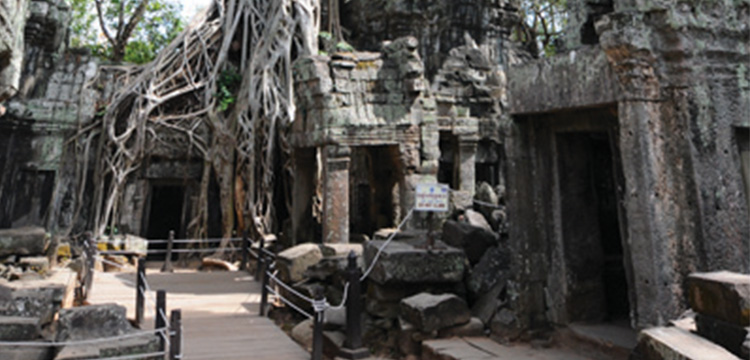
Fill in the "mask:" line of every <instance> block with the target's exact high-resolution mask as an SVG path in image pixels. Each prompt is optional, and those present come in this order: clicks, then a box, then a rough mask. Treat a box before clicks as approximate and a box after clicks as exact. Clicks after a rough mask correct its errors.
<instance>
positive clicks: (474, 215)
mask: <svg viewBox="0 0 750 360" xmlns="http://www.w3.org/2000/svg"><path fill="white" fill-rule="evenodd" d="M464 217H465V218H466V222H467V223H469V225H471V226H475V227H478V228H481V229H484V230H486V231H489V232H492V227H491V226H490V223H489V222H487V219H486V218H485V217H484V215H482V213H480V212H478V211H474V210H471V209H467V210H466V212H464Z"/></svg>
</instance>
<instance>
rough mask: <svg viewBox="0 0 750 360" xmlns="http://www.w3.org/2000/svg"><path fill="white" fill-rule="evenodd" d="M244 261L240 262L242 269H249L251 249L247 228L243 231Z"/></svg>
mask: <svg viewBox="0 0 750 360" xmlns="http://www.w3.org/2000/svg"><path fill="white" fill-rule="evenodd" d="M241 248H242V262H240V270H242V271H247V253H248V251H250V239H249V238H248V235H247V230H245V231H243V232H242V246H241Z"/></svg>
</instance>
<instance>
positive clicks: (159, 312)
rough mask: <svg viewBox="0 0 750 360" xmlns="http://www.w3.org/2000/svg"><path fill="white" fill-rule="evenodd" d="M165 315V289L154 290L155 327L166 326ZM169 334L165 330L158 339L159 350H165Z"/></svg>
mask: <svg viewBox="0 0 750 360" xmlns="http://www.w3.org/2000/svg"><path fill="white" fill-rule="evenodd" d="M166 315H167V292H166V291H165V290H157V291H156V316H155V317H156V322H155V324H154V326H155V327H154V328H155V329H157V330H158V329H161V328H164V327H166V326H167V319H165V318H164V317H165V316H166ZM167 336H169V332H166V333H165V334H164V336H162V337H161V338H160V339H159V344H160V345H159V349H161V351H167V343H166V341H165V340H166V337H167Z"/></svg>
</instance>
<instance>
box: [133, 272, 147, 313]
mask: <svg viewBox="0 0 750 360" xmlns="http://www.w3.org/2000/svg"><path fill="white" fill-rule="evenodd" d="M135 276H136V279H135V280H136V281H135V284H136V285H135V322H136V324H138V326H139V327H141V326H142V325H143V306H144V305H145V299H146V298H145V292H146V284H145V282H144V280H145V279H146V259H145V258H143V259H138V272H136V273H135Z"/></svg>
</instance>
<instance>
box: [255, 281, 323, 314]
mask: <svg viewBox="0 0 750 360" xmlns="http://www.w3.org/2000/svg"><path fill="white" fill-rule="evenodd" d="M266 290H268V291H269V292H270V293H272V294H273V295H274V296H276V297H277V298H279V300H281V301H282V302H283V303H284V304H287V305H288V306H289V307H291V308H292V309H294V310H297V311H298V312H299V313H300V314H302V315H305V316H307V317H308V318H310V319H312V318H313V316H312V315H310V314H309V313H308V312H307V311H305V310H302V309H300V308H299V307H298V306H297V305H295V304H294V303H292V302H291V301H289V300H287V299H286V298H284V297H283V296H281V295H280V294H279V293H277V292H276V291H275V290H274V289H273V288H271V287H270V286H266Z"/></svg>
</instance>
